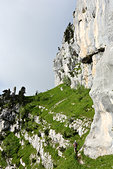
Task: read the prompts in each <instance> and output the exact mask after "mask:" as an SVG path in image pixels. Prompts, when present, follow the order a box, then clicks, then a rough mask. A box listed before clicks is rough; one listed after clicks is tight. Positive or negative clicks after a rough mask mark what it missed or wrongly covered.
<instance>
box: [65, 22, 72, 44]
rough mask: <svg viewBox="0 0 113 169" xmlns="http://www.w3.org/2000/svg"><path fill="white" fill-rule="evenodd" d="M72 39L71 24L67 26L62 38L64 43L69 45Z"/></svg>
mask: <svg viewBox="0 0 113 169" xmlns="http://www.w3.org/2000/svg"><path fill="white" fill-rule="evenodd" d="M73 37H74V29H73V24H71V23H69V25H68V26H67V28H66V30H65V32H64V38H65V42H68V43H70V40H71V39H72V38H73Z"/></svg>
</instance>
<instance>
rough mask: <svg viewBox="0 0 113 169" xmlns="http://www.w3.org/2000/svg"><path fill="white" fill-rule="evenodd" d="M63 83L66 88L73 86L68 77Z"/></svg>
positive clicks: (65, 77)
mask: <svg viewBox="0 0 113 169" xmlns="http://www.w3.org/2000/svg"><path fill="white" fill-rule="evenodd" d="M63 83H64V84H65V85H66V86H70V85H71V80H70V78H69V77H68V76H66V75H65V76H64V78H63Z"/></svg>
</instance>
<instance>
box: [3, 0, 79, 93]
mask: <svg viewBox="0 0 113 169" xmlns="http://www.w3.org/2000/svg"><path fill="white" fill-rule="evenodd" d="M75 4H76V0H0V93H1V92H2V91H3V90H4V89H7V88H11V90H12V89H13V87H14V86H16V87H17V89H20V88H21V86H25V87H26V91H27V95H33V94H35V92H36V90H38V91H39V92H40V91H46V90H47V89H50V88H53V87H54V74H53V59H54V58H55V56H56V53H57V49H58V46H61V41H62V37H63V32H64V31H65V28H66V26H67V25H68V23H69V22H72V13H73V11H74V10H75Z"/></svg>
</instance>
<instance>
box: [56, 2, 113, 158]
mask: <svg viewBox="0 0 113 169" xmlns="http://www.w3.org/2000/svg"><path fill="white" fill-rule="evenodd" d="M73 27H74V36H73V38H72V39H71V41H70V42H66V41H65V34H64V37H63V43H62V47H61V49H60V51H59V52H58V54H57V56H56V59H55V61H54V70H55V83H56V85H58V84H60V83H62V81H63V78H64V76H65V75H66V76H68V77H69V78H70V81H71V87H76V85H77V84H78V83H80V84H81V85H84V86H85V87H88V88H91V92H90V95H91V97H92V99H93V102H94V108H95V116H94V121H93V124H92V126H91V131H90V134H89V135H88V137H87V139H86V141H85V145H84V153H85V154H86V155H88V156H89V157H91V158H97V157H98V156H102V155H107V154H113V122H112V121H113V1H112V0H77V7H76V10H75V12H74V13H73ZM71 48H72V49H73V51H74V53H72V52H70V50H69V49H71ZM75 53H76V55H74V54H75ZM59 63H61V64H59ZM68 65H70V66H68ZM78 65H79V68H78V67H76V66H78ZM78 70H79V71H78ZM77 71H78V72H77Z"/></svg>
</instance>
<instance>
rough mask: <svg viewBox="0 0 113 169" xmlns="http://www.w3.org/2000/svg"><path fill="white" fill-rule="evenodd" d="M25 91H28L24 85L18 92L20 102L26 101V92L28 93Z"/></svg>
mask: <svg viewBox="0 0 113 169" xmlns="http://www.w3.org/2000/svg"><path fill="white" fill-rule="evenodd" d="M25 91H26V88H25V87H24V86H22V87H21V89H20V91H19V94H18V97H19V103H20V104H22V103H24V97H25V96H24V94H25V93H26V92H25Z"/></svg>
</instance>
